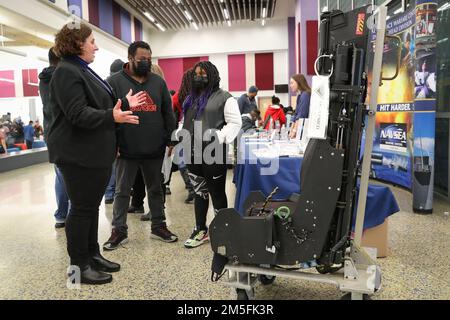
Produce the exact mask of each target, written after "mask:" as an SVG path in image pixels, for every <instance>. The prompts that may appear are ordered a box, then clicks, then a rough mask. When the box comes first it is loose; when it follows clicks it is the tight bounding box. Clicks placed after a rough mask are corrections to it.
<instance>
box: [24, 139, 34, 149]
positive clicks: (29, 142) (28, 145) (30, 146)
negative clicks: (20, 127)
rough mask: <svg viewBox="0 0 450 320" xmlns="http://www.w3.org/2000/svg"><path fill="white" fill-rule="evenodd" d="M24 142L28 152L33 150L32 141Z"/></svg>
mask: <svg viewBox="0 0 450 320" xmlns="http://www.w3.org/2000/svg"><path fill="white" fill-rule="evenodd" d="M25 142H26V144H27V149H28V150H31V149H33V141H31V140H26V141H25Z"/></svg>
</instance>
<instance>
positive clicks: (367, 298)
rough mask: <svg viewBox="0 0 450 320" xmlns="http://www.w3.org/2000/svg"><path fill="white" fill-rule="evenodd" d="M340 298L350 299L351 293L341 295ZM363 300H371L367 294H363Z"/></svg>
mask: <svg viewBox="0 0 450 320" xmlns="http://www.w3.org/2000/svg"><path fill="white" fill-rule="evenodd" d="M341 300H352V294H351V293H346V294H345V295H343V296H342V297H341ZM363 300H372V298H371V297H370V296H369V295H368V294H363Z"/></svg>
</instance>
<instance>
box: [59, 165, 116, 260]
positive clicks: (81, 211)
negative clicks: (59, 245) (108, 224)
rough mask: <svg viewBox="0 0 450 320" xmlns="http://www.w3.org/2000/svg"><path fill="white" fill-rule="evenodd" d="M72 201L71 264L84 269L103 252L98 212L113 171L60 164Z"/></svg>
mask: <svg viewBox="0 0 450 320" xmlns="http://www.w3.org/2000/svg"><path fill="white" fill-rule="evenodd" d="M58 168H59V169H60V170H61V172H62V175H63V177H64V184H65V186H66V190H67V194H68V195H69V199H70V203H71V206H70V213H69V215H68V217H67V220H66V237H67V251H68V253H69V256H70V264H71V265H76V266H79V267H80V268H81V269H83V268H84V267H86V266H87V265H88V264H89V260H90V258H91V257H92V256H93V255H95V254H97V253H99V252H100V251H99V245H98V209H99V206H100V203H101V201H102V198H103V195H104V194H105V190H106V186H107V185H108V182H109V178H110V177H111V168H105V169H91V168H84V167H79V166H76V165H58Z"/></svg>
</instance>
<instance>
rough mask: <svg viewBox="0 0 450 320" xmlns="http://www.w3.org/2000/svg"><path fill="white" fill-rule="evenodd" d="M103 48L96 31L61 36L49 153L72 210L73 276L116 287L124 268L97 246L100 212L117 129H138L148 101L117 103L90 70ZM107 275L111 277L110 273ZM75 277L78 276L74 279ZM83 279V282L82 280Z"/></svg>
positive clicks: (65, 31) (131, 98) (83, 28)
mask: <svg viewBox="0 0 450 320" xmlns="http://www.w3.org/2000/svg"><path fill="white" fill-rule="evenodd" d="M98 49H99V48H98V47H97V45H96V43H95V38H94V35H93V33H92V30H91V28H89V27H88V26H87V25H85V24H81V25H80V26H79V27H78V28H72V27H71V26H69V25H65V26H64V27H63V28H62V29H61V30H60V31H59V32H58V34H57V35H56V39H55V47H54V51H55V53H56V54H57V55H58V56H59V57H60V58H61V62H60V63H59V65H58V67H57V68H56V70H55V71H54V74H53V77H52V80H51V82H50V105H51V107H50V112H51V113H52V115H53V117H52V118H53V119H54V120H53V121H52V123H50V124H49V132H48V139H47V144H48V151H49V157H50V162H51V163H55V164H56V165H57V166H58V168H59V169H60V170H61V173H62V175H63V178H64V184H65V186H66V190H67V194H68V195H69V199H70V201H71V209H70V212H69V215H68V218H67V220H66V237H67V251H68V253H69V256H70V264H71V268H70V273H72V274H71V275H70V276H75V278H78V279H80V282H81V283H83V284H105V283H109V282H111V281H112V276H111V275H110V274H108V273H109V272H117V271H119V270H120V265H119V264H117V263H114V262H111V261H108V260H106V259H105V258H103V257H102V255H101V254H100V249H99V245H98V239H97V238H98V218H99V217H98V214H99V206H100V203H101V200H102V198H103V195H104V193H105V189H106V186H107V185H108V181H109V178H110V175H111V168H112V163H113V161H114V159H115V158H116V154H117V144H116V123H129V124H138V123H139V119H138V117H137V116H134V115H133V113H132V112H131V111H122V109H121V107H122V106H123V107H124V109H128V106H138V105H140V104H142V103H143V102H144V101H145V96H144V94H143V93H142V92H140V93H138V94H136V95H132V92H131V91H130V92H129V93H128V95H127V96H126V97H123V98H122V99H117V97H115V96H114V93H113V90H112V88H111V87H110V86H109V84H108V83H107V82H105V81H104V80H103V79H102V78H101V77H100V76H99V75H98V74H97V73H96V72H95V71H94V70H92V69H91V68H90V67H89V64H91V63H92V62H94V59H95V53H96V51H97V50H98ZM106 272H108V273H106ZM73 273H75V274H73ZM78 276H79V277H78Z"/></svg>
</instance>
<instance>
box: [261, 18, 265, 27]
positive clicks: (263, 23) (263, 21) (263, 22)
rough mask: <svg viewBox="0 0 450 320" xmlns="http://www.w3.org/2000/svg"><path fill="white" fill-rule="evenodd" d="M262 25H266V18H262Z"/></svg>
mask: <svg viewBox="0 0 450 320" xmlns="http://www.w3.org/2000/svg"><path fill="white" fill-rule="evenodd" d="M261 24H262V26H263V27H264V26H265V25H266V19H263V20H262V22H261Z"/></svg>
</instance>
